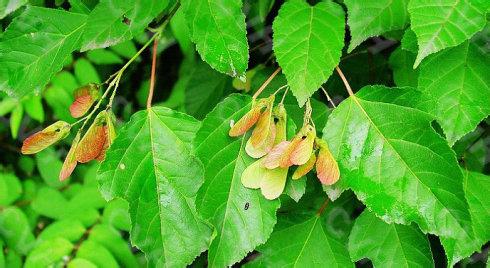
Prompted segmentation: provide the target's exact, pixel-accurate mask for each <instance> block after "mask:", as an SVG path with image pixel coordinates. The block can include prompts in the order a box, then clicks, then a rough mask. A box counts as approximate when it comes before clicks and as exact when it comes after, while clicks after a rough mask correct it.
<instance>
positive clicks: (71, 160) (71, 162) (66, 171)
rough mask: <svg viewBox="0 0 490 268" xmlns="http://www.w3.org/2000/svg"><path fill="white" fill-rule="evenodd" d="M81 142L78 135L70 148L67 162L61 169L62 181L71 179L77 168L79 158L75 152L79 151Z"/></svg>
mask: <svg viewBox="0 0 490 268" xmlns="http://www.w3.org/2000/svg"><path fill="white" fill-rule="evenodd" d="M79 141H80V135H77V136H76V137H75V139H74V140H73V142H72V144H71V147H70V151H68V154H67V155H66V158H65V161H64V162H63V166H62V167H61V171H60V176H59V179H60V181H64V180H66V179H67V178H68V177H70V175H71V173H72V172H73V170H74V169H75V167H76V166H77V157H76V155H75V152H76V150H77V146H78V142H79Z"/></svg>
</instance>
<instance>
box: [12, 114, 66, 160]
mask: <svg viewBox="0 0 490 268" xmlns="http://www.w3.org/2000/svg"><path fill="white" fill-rule="evenodd" d="M70 128H71V125H70V124H68V123H67V122H64V121H57V122H55V123H53V124H52V125H50V126H48V127H46V128H45V129H43V130H41V131H39V132H36V133H34V134H32V135H31V136H29V137H28V138H27V139H25V140H24V143H23V144H22V149H21V152H22V153H23V154H35V153H37V152H40V151H42V150H44V149H46V148H47V147H49V146H51V145H53V144H54V143H56V142H57V141H59V140H61V139H64V138H65V137H66V136H67V135H68V134H69V133H70Z"/></svg>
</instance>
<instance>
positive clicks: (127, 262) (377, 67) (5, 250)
mask: <svg viewBox="0 0 490 268" xmlns="http://www.w3.org/2000/svg"><path fill="white" fill-rule="evenodd" d="M2 2H3V1H1V0H0V3H2ZM23 2H26V1H23ZM97 2H98V1H97V0H70V1H66V0H46V1H44V0H29V4H31V5H39V6H46V7H50V8H62V9H67V10H68V9H70V8H76V7H77V4H83V6H84V7H86V8H89V9H90V8H93V7H94V6H95V5H96V4H97ZM257 3H258V1H254V0H246V1H245V3H244V11H245V13H246V14H247V25H248V38H249V46H250V62H249V71H248V72H247V80H246V81H240V80H238V79H233V78H231V77H229V76H227V75H224V74H221V73H219V72H217V71H215V70H213V69H212V68H211V67H209V65H208V64H206V63H204V62H203V61H202V60H201V59H200V57H199V55H197V54H196V52H195V49H194V47H193V44H192V42H191V41H190V39H189V35H188V29H187V26H186V25H185V23H184V21H183V17H182V14H181V12H177V14H176V15H175V16H174V18H173V19H172V20H171V23H170V27H168V28H167V29H166V31H165V33H164V35H163V37H162V38H161V40H160V44H159V57H158V65H157V82H156V91H155V95H154V105H161V106H165V107H169V108H171V109H175V110H178V111H182V112H186V113H188V114H190V115H192V116H194V117H195V118H197V119H199V120H201V119H203V118H204V117H205V115H206V114H207V113H208V112H209V111H211V110H212V109H213V107H215V106H216V104H217V103H218V102H220V100H222V99H224V98H225V97H226V96H227V95H229V94H231V93H234V92H244V93H247V94H253V92H254V91H255V90H256V89H258V88H259V87H260V85H261V84H262V83H263V82H264V81H265V79H267V77H269V75H270V74H271V73H272V72H273V71H274V70H275V69H276V66H277V65H276V64H275V62H274V61H273V58H274V57H273V55H272V49H271V48H272V44H271V42H272V39H271V34H272V33H271V22H272V21H271V19H272V18H274V17H275V16H276V15H277V10H278V8H279V6H280V5H281V3H282V1H275V4H274V5H273V6H271V8H270V12H264V11H263V10H261V7H259V5H258V4H257ZM21 12H22V7H21V8H20V9H18V10H17V11H15V12H13V13H10V14H8V15H7V16H5V17H4V18H3V19H0V34H1V32H2V31H3V30H4V29H5V27H6V26H7V25H8V24H9V23H10V22H11V21H12V19H14V18H15V17H16V16H18V15H19V14H20V13H21ZM0 14H1V13H0ZM264 14H265V15H264ZM267 14H268V15H267ZM151 26H154V25H150V27H151ZM402 34H403V33H402V32H401V31H400V32H392V33H389V34H387V35H386V36H384V37H381V38H371V39H369V40H368V41H367V42H364V43H363V44H362V45H361V46H359V47H358V48H356V50H354V51H353V52H352V53H351V54H349V56H345V57H343V58H342V60H341V63H340V68H341V69H342V70H344V73H345V75H346V76H347V77H348V78H349V80H350V83H351V86H352V87H353V88H355V89H359V88H361V87H362V86H365V85H372V84H383V85H388V86H394V85H395V84H398V85H400V84H403V85H410V83H413V81H411V80H410V79H409V78H410V77H411V75H413V74H412V73H411V72H413V70H412V69H411V68H409V67H410V66H411V62H410V60H407V64H406V65H402V66H400V65H399V62H400V60H396V61H393V62H397V65H396V66H394V65H392V64H390V62H392V60H390V58H389V55H390V54H391V52H393V51H394V50H395V49H396V47H397V46H396V45H397V44H399V41H400V40H401V38H402ZM150 37H151V33H150V32H148V31H147V32H146V33H144V34H141V35H140V36H137V37H136V38H134V39H133V40H130V41H126V42H123V43H120V44H117V45H114V46H111V47H109V48H104V49H96V50H90V51H87V52H85V53H75V54H74V55H73V56H72V57H71V58H70V59H69V60H67V61H66V63H65V64H64V67H63V70H62V71H60V72H59V73H57V74H56V75H55V76H54V77H53V79H52V80H51V81H50V82H49V84H48V85H47V86H46V87H45V88H44V90H42V92H41V94H39V95H31V96H28V97H25V98H23V99H22V100H20V101H18V100H16V99H13V98H10V97H8V96H6V95H5V94H4V93H3V92H0V120H1V124H0V152H1V156H0V249H1V250H0V267H9V268H10V267H13V268H15V267H22V266H25V267H47V266H51V267H63V266H67V267H74V268H75V267H143V266H145V258H144V255H143V254H142V253H141V252H139V251H138V250H137V249H136V248H133V247H131V245H130V242H129V234H128V230H129V226H130V222H129V216H128V204H127V203H126V201H124V200H118V199H116V200H113V201H111V202H109V203H107V202H106V201H104V199H103V198H102V197H101V196H100V193H99V192H98V190H97V182H96V180H95V173H96V170H97V168H98V163H95V162H94V163H91V164H90V165H83V166H79V167H78V168H77V169H76V170H75V173H74V175H72V176H71V178H70V179H69V180H67V181H65V182H63V183H61V182H59V181H58V174H59V171H60V169H61V166H62V159H64V157H65V156H66V153H67V151H68V148H69V144H68V141H70V140H71V139H65V140H64V141H63V142H61V143H59V144H58V145H56V146H55V147H54V148H49V149H47V150H44V151H42V152H40V153H38V154H36V155H35V156H22V155H21V154H20V147H21V144H22V141H23V140H24V139H25V138H26V137H27V136H29V135H30V134H32V133H34V132H36V131H39V130H41V129H42V128H43V127H44V126H47V125H48V124H49V123H51V122H54V121H56V120H64V121H67V122H70V123H72V122H74V121H75V119H74V118H72V117H71V115H70V113H69V109H68V107H69V106H70V104H71V103H72V102H73V91H74V90H75V89H76V88H78V87H80V86H82V85H85V84H88V83H100V82H103V81H105V79H107V78H108V77H109V76H110V75H111V74H112V73H114V72H115V71H117V70H118V69H119V68H120V67H121V66H122V64H124V63H125V62H126V61H127V60H128V59H130V58H131V57H132V56H133V55H134V54H135V53H136V51H137V50H138V49H139V48H140V47H141V45H142V44H144V43H145V42H146V41H147V40H148V39H149V38H150ZM407 53H408V52H406V51H402V50H400V49H397V51H395V53H393V54H392V56H391V57H399V58H403V57H414V56H413V55H410V54H407ZM345 54H347V53H345V51H344V55H345ZM411 60H412V61H413V59H411ZM150 62H151V55H150V51H149V50H147V51H145V52H144V53H143V54H142V55H141V56H140V58H139V59H138V60H137V61H136V62H135V63H134V64H132V65H131V66H130V67H129V69H128V70H127V71H126V72H125V74H124V76H123V78H122V80H121V83H120V87H119V89H118V94H117V96H116V99H115V102H114V112H115V114H116V117H117V122H118V125H119V126H120V125H121V124H123V123H124V122H127V121H128V120H129V118H130V116H131V115H132V114H133V113H134V112H136V111H138V110H141V109H144V107H145V105H146V97H147V93H148V88H149V76H150V66H151V64H150ZM415 81H416V80H415ZM395 82H396V83H395ZM285 84H286V80H285V77H284V76H283V75H279V76H277V77H276V78H275V79H274V80H273V81H272V83H271V84H270V86H269V87H268V88H267V89H266V90H265V91H264V93H263V95H264V96H267V95H268V94H270V93H272V92H274V91H275V90H276V89H277V88H278V87H280V86H282V85H285ZM324 87H325V88H327V89H328V90H329V92H331V93H332V97H333V100H334V102H335V103H337V104H338V103H339V102H340V101H341V100H342V99H344V98H345V97H346V93H345V92H344V87H343V85H342V82H341V81H340V79H339V77H338V76H336V75H334V76H332V77H331V78H330V79H329V80H328V82H327V83H325V85H324ZM279 99H280V98H279ZM285 106H286V109H287V110H288V114H289V115H291V116H292V119H293V121H295V123H296V125H301V123H302V117H303V112H302V110H301V109H300V108H299V107H298V105H297V102H296V99H295V98H294V97H293V96H292V95H291V94H290V93H288V94H287V96H286V98H285ZM312 106H313V118H314V121H315V124H316V125H318V126H324V125H325V122H326V120H327V116H328V114H329V112H330V108H331V106H330V105H329V104H328V102H327V99H326V97H325V96H324V95H323V94H321V91H319V92H318V93H316V95H314V99H313V101H312ZM489 123H490V122H489ZM489 129H490V128H489V127H488V123H487V122H483V123H482V124H481V126H480V127H479V128H478V129H476V130H475V131H474V132H472V133H470V134H468V135H467V136H466V137H464V138H463V139H462V140H461V141H459V142H458V143H456V145H454V149H455V150H456V152H457V154H458V157H459V159H460V161H462V162H464V164H465V166H466V167H467V168H468V169H469V170H473V171H478V172H485V173H488V164H487V163H488V161H487V158H488V144H487V143H488V138H487V137H488V134H489V131H488V130H489ZM318 131H319V132H321V131H322V128H321V127H319V128H318ZM73 132H76V131H72V133H73ZM309 182H311V180H309ZM317 188H318V187H316V188H315V187H314V186H312V187H310V188H308V187H307V188H306V189H307V191H309V192H307V194H306V195H305V196H304V197H303V198H302V200H301V202H300V203H299V204H298V203H296V202H294V201H292V199H289V198H288V197H283V199H284V200H283V205H282V207H281V210H280V211H279V212H278V213H279V215H281V213H283V211H288V212H291V211H296V212H298V213H288V214H289V215H292V216H289V218H287V221H285V220H284V218H282V221H280V222H279V225H278V226H277V228H279V229H280V228H281V226H280V224H281V223H286V222H295V220H296V221H298V220H300V219H303V218H301V214H305V215H307V214H308V215H309V214H311V213H310V212H311V211H312V210H314V209H317V204H318V202H319V201H318V200H315V196H316V195H315V194H314V193H315V191H319V189H317ZM346 204H348V205H346ZM339 207H342V211H343V212H346V213H347V214H342V216H341V217H340V218H339V217H336V218H334V222H332V223H331V224H333V225H336V226H337V227H336V228H333V229H335V230H336V231H337V232H338V231H339V230H341V231H342V232H341V233H340V234H338V235H340V236H341V237H343V238H344V239H347V234H348V232H349V230H350V227H351V226H352V222H353V219H354V218H355V217H356V216H358V215H359V214H360V212H361V211H362V209H363V206H362V205H361V204H360V203H359V202H357V201H356V198H355V196H354V195H353V194H352V193H347V194H345V195H343V196H342V198H341V199H339V200H338V201H336V202H335V203H334V205H332V206H329V207H328V211H327V212H326V213H325V214H324V217H325V218H328V217H330V216H331V215H332V214H331V213H338V212H336V211H335V210H336V209H338V208H339ZM332 211H333V212H332ZM295 217H296V218H295ZM430 241H431V246H432V251H433V256H434V259H435V262H436V266H437V265H443V264H444V263H445V256H444V252H443V250H442V247H441V246H440V242H439V241H438V238H437V237H431V239H430ZM487 248H488V247H487ZM487 253H488V252H485V251H484V252H483V253H482V254H480V255H475V256H473V257H472V258H468V259H466V260H464V261H462V262H461V266H468V265H470V266H481V267H483V266H484V265H485V264H484V263H485V259H486V254H487ZM204 254H205V253H204ZM252 258H254V255H253V254H252V255H250V256H249V257H248V258H246V259H245V260H244V261H243V262H247V261H249V260H250V259H252ZM205 259H206V258H205V256H204V257H203V256H201V257H199V258H198V259H196V261H195V263H194V264H193V266H204V265H205ZM243 262H242V264H243ZM358 265H359V266H364V267H369V266H370V265H371V264H370V262H369V261H361V262H359V263H358Z"/></svg>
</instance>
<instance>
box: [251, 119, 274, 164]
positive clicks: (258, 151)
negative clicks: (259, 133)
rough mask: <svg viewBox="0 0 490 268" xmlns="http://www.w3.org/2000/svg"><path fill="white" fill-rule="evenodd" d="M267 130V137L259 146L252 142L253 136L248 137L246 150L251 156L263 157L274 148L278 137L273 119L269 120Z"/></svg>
mask: <svg viewBox="0 0 490 268" xmlns="http://www.w3.org/2000/svg"><path fill="white" fill-rule="evenodd" d="M267 132H268V135H267V137H266V138H265V139H264V140H263V141H262V142H261V143H260V144H259V145H258V146H254V145H253V144H252V138H250V139H248V141H247V144H246V146H245V151H246V152H247V154H248V155H249V156H251V157H253V158H261V157H262V156H264V155H266V154H267V153H269V152H270V151H271V150H272V147H273V146H274V141H275V137H276V126H275V124H274V122H273V121H271V122H269V128H268V129H267Z"/></svg>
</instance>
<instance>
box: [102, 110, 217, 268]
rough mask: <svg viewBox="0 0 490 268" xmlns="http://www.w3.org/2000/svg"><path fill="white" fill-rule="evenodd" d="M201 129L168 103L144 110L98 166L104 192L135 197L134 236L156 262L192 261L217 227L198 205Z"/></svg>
mask: <svg viewBox="0 0 490 268" xmlns="http://www.w3.org/2000/svg"><path fill="white" fill-rule="evenodd" d="M198 128H199V122H198V121H196V120H195V119H193V118H192V117H190V116H188V115H185V114H181V113H178V112H175V111H172V110H170V109H168V108H163V107H154V108H151V109H148V110H147V111H141V112H138V113H136V114H134V115H133V116H132V118H131V121H130V122H129V123H128V124H127V125H126V126H125V127H124V128H123V129H121V131H120V133H119V135H118V136H117V138H116V140H115V141H114V143H113V144H112V146H111V148H110V149H109V151H108V152H107V156H106V160H105V161H104V162H103V163H102V165H101V166H100V169H99V171H98V175H97V177H98V180H99V181H100V184H101V185H100V190H101V192H102V194H103V195H104V197H105V198H106V199H107V200H110V199H113V198H115V197H121V198H124V199H126V200H127V201H128V202H129V212H130V215H131V222H132V224H133V227H132V230H131V235H132V237H131V239H132V241H133V243H134V244H135V245H136V246H138V247H139V248H140V249H141V250H142V251H143V252H145V253H146V254H147V258H148V260H149V263H150V264H151V265H152V266H153V265H156V266H162V265H167V266H184V265H186V264H189V263H191V262H192V261H193V260H194V258H195V257H196V256H197V255H199V254H200V253H201V252H202V251H204V250H205V249H206V248H207V245H208V243H209V239H210V235H211V230H210V228H209V227H208V225H206V224H205V223H204V222H203V221H202V220H201V219H200V217H199V216H198V215H197V212H196V210H195V204H194V198H195V195H196V192H197V190H198V189H199V187H200V185H201V183H202V179H203V170H202V165H201V164H200V163H199V160H198V159H197V158H196V157H194V156H193V155H192V140H193V139H194V135H195V132H196V131H197V129H198ZM141 229H143V230H145V232H141Z"/></svg>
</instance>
